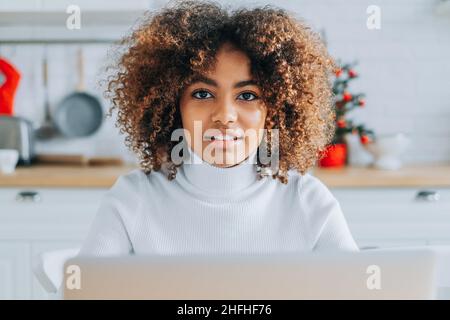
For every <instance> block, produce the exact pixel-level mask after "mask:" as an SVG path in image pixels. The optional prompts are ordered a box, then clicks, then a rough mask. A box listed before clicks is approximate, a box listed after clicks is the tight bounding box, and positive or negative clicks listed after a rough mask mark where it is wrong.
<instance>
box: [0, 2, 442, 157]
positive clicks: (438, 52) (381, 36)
mask: <svg viewBox="0 0 450 320" xmlns="http://www.w3.org/2000/svg"><path fill="white" fill-rule="evenodd" d="M229 2H230V3H231V4H232V5H233V4H234V3H240V2H237V1H229ZM252 3H253V4H255V3H268V2H266V1H264V2H263V1H258V2H254V1H253V2H252ZM272 3H274V4H276V5H278V6H282V7H285V8H286V9H288V10H290V11H292V12H296V14H297V15H298V16H300V17H303V18H304V19H305V20H306V21H307V22H308V23H310V24H311V25H312V26H313V27H314V28H315V29H317V30H320V29H325V31H326V36H327V41H328V47H329V50H330V52H331V53H332V54H333V56H335V57H337V58H342V59H344V60H346V61H352V60H354V59H356V60H358V61H359V65H358V67H357V71H358V73H360V76H361V77H360V78H359V79H357V80H355V81H353V83H352V85H351V89H352V92H355V93H358V92H364V93H366V95H367V98H366V100H367V105H366V107H365V109H362V110H357V111H355V112H353V113H352V114H351V117H352V118H354V119H355V120H356V121H357V122H364V123H365V124H366V125H367V126H368V127H370V128H373V129H374V130H375V132H376V133H379V134H382V133H392V132H396V131H402V132H406V133H408V134H410V135H411V137H412V139H413V147H412V148H411V149H410V150H409V151H408V152H407V154H406V155H405V161H406V162H409V163H417V162H425V163H434V162H448V161H450V126H449V123H450V76H449V75H450V60H449V58H450V16H446V17H445V16H444V17H442V16H437V15H436V14H435V13H434V8H435V3H436V1H431V0H395V1H394V0H391V1H389V0H380V1H367V0H334V1H333V0H321V1H318V0H315V1H314V0H304V1H276V2H272ZM372 4H374V5H378V6H380V8H381V30H368V29H367V28H366V19H367V14H366V8H367V6H368V5H372ZM76 50H77V46H51V47H50V48H49V68H50V73H49V75H50V89H49V90H50V100H51V105H52V106H53V107H54V106H55V105H56V103H57V102H58V101H59V100H60V99H61V98H62V97H63V96H64V95H65V94H67V93H69V92H70V91H71V90H73V89H74V88H75V83H76V67H75V61H76ZM106 50H107V45H92V44H90V45H85V47H84V54H85V57H86V77H87V78H88V79H87V85H88V88H89V91H91V92H92V93H95V94H97V95H98V96H100V95H101V93H100V92H99V90H98V88H96V85H95V84H96V81H97V80H98V79H99V78H101V73H99V72H100V67H101V66H102V65H104V62H105V60H104V58H105V54H106ZM42 53H43V47H42V46H35V45H33V46H31V45H29V46H23V45H21V46H12V45H1V43H0V54H2V55H4V56H6V57H8V58H9V59H11V60H12V61H13V62H14V63H15V64H16V65H17V67H18V68H19V69H20V70H21V71H22V74H23V78H22V83H21V86H20V89H19V91H18V93H17V98H16V106H15V110H16V114H18V115H23V116H26V117H28V118H30V119H32V120H33V121H35V122H36V124H37V123H39V121H41V120H42V118H43V93H42V74H41V71H42V70H41V65H40V63H41V61H42V60H41V59H42ZM104 106H105V110H106V109H107V107H108V104H107V102H106V101H104ZM37 149H38V151H43V152H62V153H65V152H80V153H84V154H88V155H96V154H99V155H119V154H120V155H124V156H126V158H127V159H128V160H130V161H133V156H132V155H131V154H129V153H128V152H127V151H126V149H125V147H124V146H123V136H119V135H118V133H117V129H115V128H114V124H113V119H111V118H108V119H107V121H106V122H105V123H104V125H103V127H102V128H101V130H100V131H99V132H97V133H96V134H95V135H94V136H92V137H88V138H82V139H75V140H70V141H65V140H56V141H52V142H50V143H38V145H37Z"/></svg>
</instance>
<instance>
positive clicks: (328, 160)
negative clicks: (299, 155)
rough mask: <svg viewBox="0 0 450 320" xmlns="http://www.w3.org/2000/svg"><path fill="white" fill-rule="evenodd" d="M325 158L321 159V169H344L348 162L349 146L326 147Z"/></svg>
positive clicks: (332, 145)
mask: <svg viewBox="0 0 450 320" xmlns="http://www.w3.org/2000/svg"><path fill="white" fill-rule="evenodd" d="M322 155H323V157H321V158H320V159H319V166H320V167H343V166H345V164H346V162H347V145H346V144H345V143H337V144H331V145H328V146H327V147H326V149H325V150H324V152H323V154H322Z"/></svg>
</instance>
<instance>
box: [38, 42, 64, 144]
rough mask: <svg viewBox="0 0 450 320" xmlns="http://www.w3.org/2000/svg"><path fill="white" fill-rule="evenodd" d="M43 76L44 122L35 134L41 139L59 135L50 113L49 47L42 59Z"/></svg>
mask: <svg viewBox="0 0 450 320" xmlns="http://www.w3.org/2000/svg"><path fill="white" fill-rule="evenodd" d="M42 77H43V85H44V122H43V123H42V125H41V126H40V127H39V128H38V129H37V130H36V131H35V136H36V137H37V138H38V139H41V140H47V139H51V138H53V137H54V136H56V135H57V133H58V132H57V130H56V128H55V124H54V122H53V119H52V116H51V114H50V100H49V95H48V57H47V47H44V59H43V61H42Z"/></svg>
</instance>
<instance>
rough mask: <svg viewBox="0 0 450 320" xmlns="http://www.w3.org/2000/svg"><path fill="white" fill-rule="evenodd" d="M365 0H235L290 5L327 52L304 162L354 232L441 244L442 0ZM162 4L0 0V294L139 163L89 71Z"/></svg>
mask: <svg viewBox="0 0 450 320" xmlns="http://www.w3.org/2000/svg"><path fill="white" fill-rule="evenodd" d="M219 2H220V3H223V4H224V5H229V6H230V7H231V8H235V7H237V6H239V5H241V3H242V2H241V1H219ZM372 2H373V1H365V0H345V1H344V0H320V1H318V0H315V1H313V0H307V1H306V0H299V1H281V0H278V1H274V2H271V1H257V2H256V1H252V2H248V3H247V2H246V4H245V5H246V6H252V5H259V4H274V5H276V6H279V7H282V8H284V9H287V10H288V11H290V12H292V13H293V14H294V15H295V16H296V17H298V18H299V19H302V20H304V21H305V22H306V23H307V24H309V25H311V27H312V28H313V29H314V30H316V31H317V32H318V33H319V34H320V35H321V37H322V39H323V40H324V42H325V43H326V45H327V47H328V50H329V52H330V53H331V55H332V56H333V57H334V58H336V60H337V61H338V62H339V65H340V67H341V69H340V70H338V71H337V72H336V75H335V76H334V78H333V79H332V81H333V84H334V87H333V89H334V91H335V95H336V96H335V106H336V113H337V118H336V121H337V130H336V137H335V140H334V141H333V144H332V145H330V147H329V149H328V153H327V154H326V155H325V157H324V159H323V160H322V161H321V162H320V163H318V164H317V166H316V167H315V168H313V169H312V170H311V173H312V174H314V175H316V176H317V177H318V178H319V179H321V180H322V181H323V182H324V183H325V184H326V185H327V186H328V187H329V188H330V190H331V191H332V192H333V194H334V195H335V196H336V198H337V199H338V200H339V202H340V204H341V206H342V208H343V211H344V214H345V215H346V217H347V220H348V222H349V226H350V229H351V231H352V233H353V235H354V237H355V239H356V241H357V242H358V245H359V246H360V247H361V248H373V247H388V246H399V245H422V244H424V245H433V244H450V125H449V123H450V77H449V74H450V60H449V57H450V1H449V0H394V1H392V0H391V1H388V0H379V1H377V3H376V5H375V6H374V4H373V3H372ZM165 4H166V1H163V0H157V1H150V0H128V1H126V2H125V1H111V0H109V1H106V0H75V1H74V0H69V1H55V0H19V1H8V0H0V90H2V92H0V93H1V94H0V98H1V100H0V161H1V162H2V163H4V165H2V166H3V169H2V172H1V173H0V298H44V297H46V296H47V293H48V291H49V290H50V291H51V289H52V287H51V285H49V286H48V287H42V285H41V284H39V283H38V282H37V281H36V279H35V277H34V276H33V274H32V267H33V264H35V263H36V259H37V258H36V257H39V255H40V254H42V253H43V252H49V251H52V250H56V249H66V248H75V249H76V248H77V247H78V246H79V244H80V243H81V241H82V239H84V237H85V235H86V232H87V230H88V227H89V225H90V222H91V221H92V218H93V216H94V214H95V212H96V209H97V206H98V203H99V200H100V199H101V196H102V195H103V194H104V192H105V191H106V190H107V189H108V188H109V187H111V186H112V184H113V183H114V181H115V180H116V179H117V177H118V176H119V175H121V174H123V173H126V172H128V171H129V170H131V169H132V168H134V167H135V166H136V165H137V159H136V158H135V157H134V155H133V154H131V153H130V152H129V151H128V150H127V149H126V147H125V145H124V137H123V136H122V135H120V134H119V131H118V129H117V128H115V126H114V120H115V118H114V117H112V118H110V117H109V118H106V117H105V114H106V112H107V110H108V108H109V106H110V105H109V102H108V101H107V100H105V99H104V98H103V97H102V90H101V88H100V86H99V81H101V80H102V79H104V78H105V70H104V67H105V66H106V64H107V63H108V62H110V61H111V60H110V58H111V56H110V54H111V51H110V49H111V46H112V44H113V43H114V42H115V41H117V40H119V39H120V38H121V37H122V36H124V35H125V34H128V33H129V32H130V30H131V29H132V28H133V26H134V25H135V23H136V21H137V19H138V18H139V17H141V16H142V14H143V13H144V12H145V11H147V10H152V9H157V8H160V7H161V6H164V5H165ZM78 12H79V13H80V14H79V15H77V14H78ZM77 17H79V21H77ZM77 22H79V23H80V24H79V25H77ZM78 26H79V27H80V28H78ZM74 107H76V108H74ZM46 113H47V116H46ZM11 150H17V152H11ZM16 156H17V162H18V164H17V167H15V168H11V166H10V165H8V163H10V162H14V160H15V157H16Z"/></svg>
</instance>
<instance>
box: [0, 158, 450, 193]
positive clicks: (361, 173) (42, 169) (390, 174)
mask: <svg viewBox="0 0 450 320" xmlns="http://www.w3.org/2000/svg"><path fill="white" fill-rule="evenodd" d="M135 168H137V166H135V165H124V166H76V165H72V166H70V165H50V164H36V165H33V166H30V167H18V168H17V169H16V171H15V172H14V173H13V174H12V175H3V174H1V173H0V187H74V188H86V187H91V188H110V187H111V186H112V185H113V184H114V182H115V181H116V179H117V178H118V177H119V176H120V175H122V174H125V173H127V172H129V171H131V170H133V169H135ZM310 172H311V173H312V174H313V175H315V176H316V177H317V178H319V179H320V180H321V181H322V182H323V183H325V185H327V186H328V187H332V188H337V187H450V164H440V165H415V166H405V167H403V168H402V169H400V170H398V171H384V170H377V169H373V168H356V167H345V168H341V169H325V168H313V169H311V171H310Z"/></svg>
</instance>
